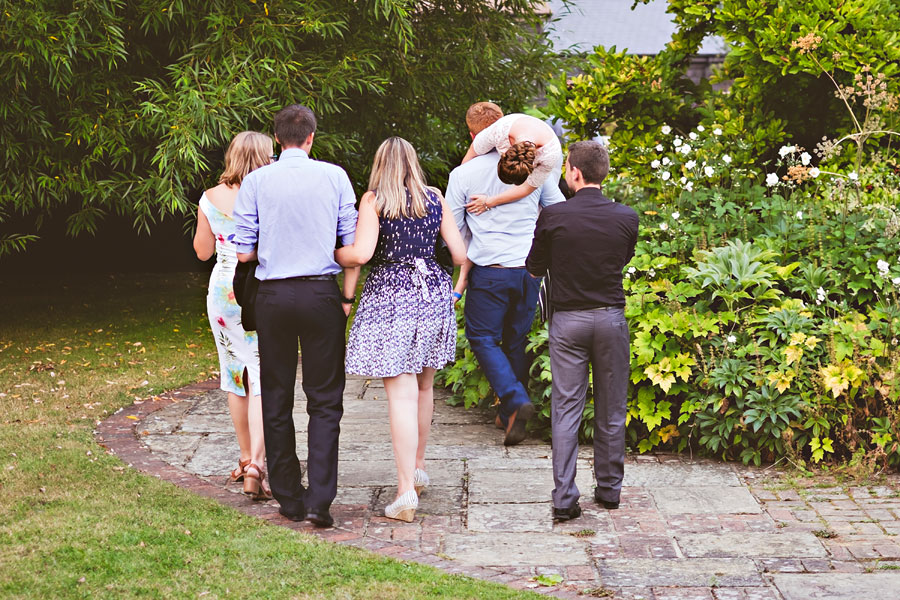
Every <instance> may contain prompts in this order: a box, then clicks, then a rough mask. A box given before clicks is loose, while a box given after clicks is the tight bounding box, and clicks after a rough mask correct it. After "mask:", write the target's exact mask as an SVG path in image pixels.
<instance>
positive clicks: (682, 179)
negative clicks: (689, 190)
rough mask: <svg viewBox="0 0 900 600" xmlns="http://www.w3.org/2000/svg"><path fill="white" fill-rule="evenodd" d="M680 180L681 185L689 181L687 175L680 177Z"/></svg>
mask: <svg viewBox="0 0 900 600" xmlns="http://www.w3.org/2000/svg"><path fill="white" fill-rule="evenodd" d="M678 181H680V182H681V185H684V184H686V183H687V177H682V178H681V179H679V180H678Z"/></svg>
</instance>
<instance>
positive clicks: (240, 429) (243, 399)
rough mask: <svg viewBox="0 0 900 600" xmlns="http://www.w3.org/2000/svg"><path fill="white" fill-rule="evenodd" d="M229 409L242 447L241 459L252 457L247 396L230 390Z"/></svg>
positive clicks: (239, 444)
mask: <svg viewBox="0 0 900 600" xmlns="http://www.w3.org/2000/svg"><path fill="white" fill-rule="evenodd" d="M228 411H229V412H230V413H231V421H232V423H234V432H235V433H236V434H237V441H238V447H239V448H240V449H241V460H247V459H248V458H251V456H252V454H251V448H250V425H249V423H248V420H247V396H238V395H237V394H233V393H231V392H228Z"/></svg>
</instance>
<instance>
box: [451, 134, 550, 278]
mask: <svg viewBox="0 0 900 600" xmlns="http://www.w3.org/2000/svg"><path fill="white" fill-rule="evenodd" d="M498 162H500V154H499V153H498V152H497V151H493V152H489V153H487V154H482V155H481V156H476V157H475V158H473V159H472V160H470V161H469V162H467V163H466V164H464V165H460V166H458V167H456V168H455V169H453V171H452V172H451V173H450V180H449V182H448V183H447V195H446V196H447V198H446V199H447V205H448V206H449V207H450V209H451V210H452V211H453V218H454V219H456V226H457V227H459V231H460V233H462V236H463V239H464V240H466V242H467V243H468V245H469V249H468V256H469V260H471V261H472V262H473V263H475V264H476V265H481V266H483V267H486V266H489V265H502V266H504V267H522V266H525V258H526V257H527V256H528V251H529V250H531V239H532V238H533V237H534V226H535V223H536V222H537V217H538V212H540V207H542V206H549V205H551V204H556V203H557V202H564V201H565V199H566V198H565V196H563V194H562V192H561V191H560V190H559V171H556V172H555V173H553V174H552V175H551V176H550V177H549V178H548V179H547V181H545V182H544V185H543V186H542V187H540V188H538V189H536V190H535V191H533V192H532V193H531V194H529V195H528V196H525V197H524V198H522V199H521V200H517V201H516V202H510V203H508V204H501V205H500V206H495V207H494V208H492V209H490V210H488V211H485V212H483V213H481V214H480V215H473V214H471V213H467V212H466V209H465V204H466V202H468V201H469V197H470V196H472V195H474V194H487V195H488V196H494V195H497V194H499V193H501V192H502V191H504V190H505V189H507V188H508V187H510V186H508V185H507V184H505V183H503V182H502V181H500V178H499V177H497V163H498Z"/></svg>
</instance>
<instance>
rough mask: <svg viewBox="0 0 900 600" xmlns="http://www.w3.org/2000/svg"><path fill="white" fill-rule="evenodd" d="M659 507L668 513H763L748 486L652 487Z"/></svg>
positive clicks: (652, 492) (651, 492) (651, 490)
mask: <svg viewBox="0 0 900 600" xmlns="http://www.w3.org/2000/svg"><path fill="white" fill-rule="evenodd" d="M650 494H651V495H652V496H653V499H654V500H655V501H656V505H657V506H658V507H659V510H660V511H662V512H663V513H665V514H667V515H680V514H705V515H708V514H746V513H760V512H762V508H760V506H759V503H758V502H757V501H756V498H754V497H753V494H751V493H750V490H748V489H747V488H745V487H731V486H709V485H703V486H694V487H665V488H651V489H650Z"/></svg>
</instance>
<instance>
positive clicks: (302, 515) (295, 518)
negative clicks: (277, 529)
mask: <svg viewBox="0 0 900 600" xmlns="http://www.w3.org/2000/svg"><path fill="white" fill-rule="evenodd" d="M278 514H280V515H281V516H282V517H284V518H285V519H290V520H291V521H305V520H306V513H305V512H304V511H303V510H302V509H301V511H300V514H294V513H289V512H286V511H285V510H284V509H283V508H279V509H278Z"/></svg>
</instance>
